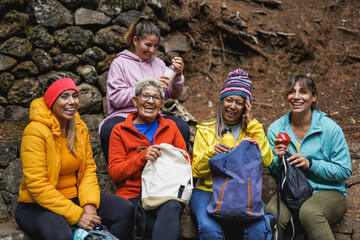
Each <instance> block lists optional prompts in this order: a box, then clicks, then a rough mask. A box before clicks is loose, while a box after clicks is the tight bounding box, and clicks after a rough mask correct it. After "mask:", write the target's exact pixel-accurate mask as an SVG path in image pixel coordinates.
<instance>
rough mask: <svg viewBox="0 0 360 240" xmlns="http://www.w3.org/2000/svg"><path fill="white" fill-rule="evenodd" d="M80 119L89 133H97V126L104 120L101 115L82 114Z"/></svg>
mask: <svg viewBox="0 0 360 240" xmlns="http://www.w3.org/2000/svg"><path fill="white" fill-rule="evenodd" d="M81 119H82V120H83V121H84V122H85V123H86V125H87V127H88V129H89V131H90V132H94V133H98V132H99V124H100V122H101V121H102V120H103V119H104V115H102V114H83V115H81Z"/></svg>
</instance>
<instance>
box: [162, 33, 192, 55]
mask: <svg viewBox="0 0 360 240" xmlns="http://www.w3.org/2000/svg"><path fill="white" fill-rule="evenodd" d="M164 47H165V53H169V52H176V51H182V52H187V51H188V50H189V45H188V43H187V41H186V36H184V35H172V36H171V37H168V38H166V39H165V40H164Z"/></svg>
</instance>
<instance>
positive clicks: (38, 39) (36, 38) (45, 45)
mask: <svg viewBox="0 0 360 240" xmlns="http://www.w3.org/2000/svg"><path fill="white" fill-rule="evenodd" d="M29 39H30V42H31V43H32V44H33V45H34V46H35V47H38V48H42V49H45V50H48V49H50V48H51V47H52V46H53V45H54V43H55V39H54V37H53V36H51V34H50V33H48V31H47V30H46V28H45V27H43V26H40V25H36V26H34V27H32V28H30V30H29Z"/></svg>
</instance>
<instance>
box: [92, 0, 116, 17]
mask: <svg viewBox="0 0 360 240" xmlns="http://www.w3.org/2000/svg"><path fill="white" fill-rule="evenodd" d="M121 2H122V0H99V6H98V8H97V10H98V11H101V12H104V13H106V15H108V16H110V17H115V16H117V15H119V14H120V13H121V12H122V7H121V5H122V4H121Z"/></svg>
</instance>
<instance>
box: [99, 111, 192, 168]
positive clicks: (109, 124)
mask: <svg viewBox="0 0 360 240" xmlns="http://www.w3.org/2000/svg"><path fill="white" fill-rule="evenodd" d="M163 117H164V118H165V119H170V120H172V121H174V122H175V123H176V126H177V127H178V129H179V130H180V133H181V135H182V136H183V138H184V141H185V143H186V148H187V150H188V151H189V142H190V130H189V125H188V124H187V122H185V121H184V120H182V119H181V118H179V117H175V116H172V115H166V116H163ZM125 119H126V118H124V117H120V116H115V117H112V118H110V119H108V120H107V121H106V122H104V124H103V125H102V126H101V129H100V140H101V147H102V150H103V153H104V157H105V160H106V162H109V143H110V134H111V131H112V129H113V128H114V127H115V125H116V124H118V123H121V122H123V121H125Z"/></svg>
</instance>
